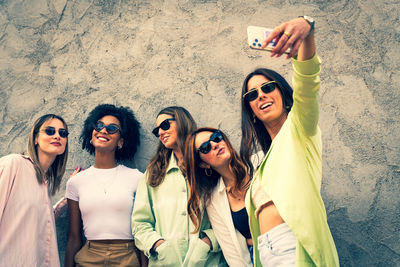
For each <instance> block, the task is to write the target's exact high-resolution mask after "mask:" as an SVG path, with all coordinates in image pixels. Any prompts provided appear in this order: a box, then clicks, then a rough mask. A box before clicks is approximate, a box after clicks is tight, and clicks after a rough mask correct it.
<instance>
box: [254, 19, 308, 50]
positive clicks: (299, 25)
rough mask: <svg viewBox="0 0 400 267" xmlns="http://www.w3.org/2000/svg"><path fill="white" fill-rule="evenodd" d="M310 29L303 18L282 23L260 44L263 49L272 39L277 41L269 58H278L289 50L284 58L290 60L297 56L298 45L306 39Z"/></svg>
mask: <svg viewBox="0 0 400 267" xmlns="http://www.w3.org/2000/svg"><path fill="white" fill-rule="evenodd" d="M310 29H311V26H310V24H309V23H308V22H307V21H306V20H305V19H303V18H296V19H292V20H290V21H287V22H284V23H282V24H281V25H279V26H277V27H275V29H274V30H273V31H272V32H271V33H270V34H269V35H268V37H267V38H266V39H265V40H264V42H263V44H262V48H265V47H266V46H267V44H269V43H270V42H271V41H272V40H273V39H277V40H279V41H278V43H277V44H276V46H275V48H274V49H272V51H271V57H273V56H276V57H280V56H281V55H282V54H283V53H284V52H285V51H286V50H288V49H289V48H291V50H290V53H289V54H288V55H287V56H286V58H291V57H293V56H294V55H296V54H297V51H298V50H299V47H300V45H301V44H302V43H303V41H304V39H306V37H307V35H308V33H309V31H310Z"/></svg>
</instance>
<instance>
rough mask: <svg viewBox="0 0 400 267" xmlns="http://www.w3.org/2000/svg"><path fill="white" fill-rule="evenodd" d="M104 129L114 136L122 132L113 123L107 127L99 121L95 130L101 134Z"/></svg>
mask: <svg viewBox="0 0 400 267" xmlns="http://www.w3.org/2000/svg"><path fill="white" fill-rule="evenodd" d="M104 128H106V131H107V133H109V134H114V133H116V132H118V131H121V129H120V128H119V126H118V125H116V124H115V123H111V124H109V125H105V124H104V122H102V121H98V122H97V123H96V125H95V126H94V130H95V131H96V132H100V131H101V130H103V129H104Z"/></svg>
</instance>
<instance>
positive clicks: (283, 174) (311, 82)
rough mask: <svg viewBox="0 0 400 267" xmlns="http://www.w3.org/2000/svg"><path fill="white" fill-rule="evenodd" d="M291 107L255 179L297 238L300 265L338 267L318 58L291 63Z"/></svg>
mask: <svg viewBox="0 0 400 267" xmlns="http://www.w3.org/2000/svg"><path fill="white" fill-rule="evenodd" d="M292 62H293V69H294V76H293V90H294V92H293V107H292V110H291V111H290V112H289V115H288V118H287V120H286V121H285V123H284V124H283V126H282V128H281V130H280V131H279V133H278V134H277V136H276V137H275V138H274V140H273V141H272V144H271V147H270V149H269V151H268V152H267V154H266V156H265V158H264V160H263V162H262V164H261V165H260V167H259V168H258V170H257V172H256V173H255V175H254V178H253V181H254V180H255V179H258V180H259V181H260V184H261V186H262V187H263V188H264V190H265V191H266V192H267V193H268V194H269V196H270V197H271V199H272V201H273V202H274V204H275V206H276V207H277V209H278V211H279V213H280V215H281V217H282V218H283V220H284V221H285V222H286V223H287V224H288V225H289V227H290V229H291V230H292V231H293V232H294V234H295V236H296V238H297V246H296V266H324V267H329V266H339V259H338V255H337V252H336V247H335V243H334V241H333V238H332V235H331V232H330V230H329V226H328V223H327V217H326V211H325V206H324V203H323V201H322V198H321V194H320V188H321V177H322V171H321V169H322V163H321V151H322V142H321V132H320V129H319V127H318V125H317V124H318V113H319V112H318V90H319V87H320V79H319V76H318V74H319V72H320V64H321V62H320V60H319V58H318V56H317V55H314V57H313V58H312V59H309V60H306V61H297V60H296V59H292ZM251 187H252V185H251V186H250V189H249V190H248V191H247V196H246V208H247V210H248V213H249V220H250V230H251V235H252V237H253V241H254V259H255V260H254V266H261V263H260V260H259V255H258V248H257V244H258V243H257V238H258V236H259V235H260V227H259V223H258V220H257V218H256V216H255V207H254V205H253V203H252V201H251V191H252V190H251Z"/></svg>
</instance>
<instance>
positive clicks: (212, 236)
mask: <svg viewBox="0 0 400 267" xmlns="http://www.w3.org/2000/svg"><path fill="white" fill-rule="evenodd" d="M204 236H207V237H208V239H210V241H211V246H212V248H211V250H210V251H211V252H218V251H220V247H219V244H218V241H217V238H216V237H215V234H214V231H213V230H212V229H206V230H203V231H202V232H200V239H201V238H203V237H204Z"/></svg>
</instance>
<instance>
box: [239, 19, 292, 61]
mask: <svg viewBox="0 0 400 267" xmlns="http://www.w3.org/2000/svg"><path fill="white" fill-rule="evenodd" d="M272 31H273V29H269V28H264V27H258V26H248V27H247V39H248V42H249V46H250V48H252V49H257V50H267V51H271V50H272V49H273V48H274V47H275V46H276V44H277V43H278V41H279V38H275V39H273V40H272V42H270V43H269V44H268V45H267V46H266V47H265V48H261V45H262V42H263V41H264V40H265V38H267V36H268V35H269V34H270V33H271V32H272ZM289 53H290V48H289V49H288V50H287V51H286V52H285V54H289Z"/></svg>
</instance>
